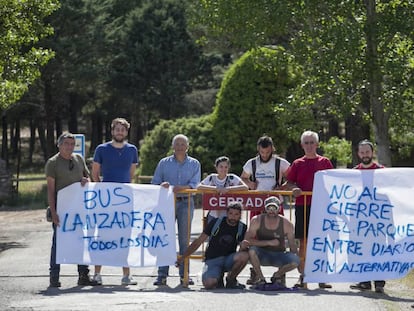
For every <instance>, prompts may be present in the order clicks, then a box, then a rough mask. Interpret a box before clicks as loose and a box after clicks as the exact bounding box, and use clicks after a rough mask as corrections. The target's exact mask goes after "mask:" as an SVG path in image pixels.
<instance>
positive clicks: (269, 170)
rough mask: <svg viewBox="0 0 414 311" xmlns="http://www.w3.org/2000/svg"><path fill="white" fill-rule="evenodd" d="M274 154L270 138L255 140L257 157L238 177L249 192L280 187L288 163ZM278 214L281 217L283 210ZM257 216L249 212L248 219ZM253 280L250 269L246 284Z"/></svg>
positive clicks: (264, 137)
mask: <svg viewBox="0 0 414 311" xmlns="http://www.w3.org/2000/svg"><path fill="white" fill-rule="evenodd" d="M274 152H275V146H274V145H273V140H272V138H271V137H270V136H267V135H263V136H262V137H260V138H259V139H258V140H257V153H258V155H257V156H256V157H254V158H251V159H249V160H248V161H247V162H246V163H245V164H244V166H243V172H242V174H241V176H240V177H241V179H242V180H243V181H244V182H245V184H246V185H247V186H248V187H249V189H250V190H259V191H271V190H275V189H277V188H278V187H279V186H281V184H282V180H283V177H284V176H285V175H286V172H287V170H288V168H289V165H290V163H289V162H288V161H287V160H285V159H283V158H281V157H278V156H276V155H274ZM281 199H282V198H281ZM280 213H281V214H282V215H283V208H281V210H280ZM258 214H260V212H254V211H251V212H250V218H253V217H254V216H256V215H258ZM255 279H256V274H255V272H254V269H253V268H250V278H249V279H248V280H247V284H252V282H253V280H255Z"/></svg>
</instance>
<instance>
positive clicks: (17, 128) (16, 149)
mask: <svg viewBox="0 0 414 311" xmlns="http://www.w3.org/2000/svg"><path fill="white" fill-rule="evenodd" d="M13 132H14V134H13V138H12V140H11V149H12V154H13V157H17V155H18V153H19V141H20V119H16V120H15V121H14V131H13Z"/></svg>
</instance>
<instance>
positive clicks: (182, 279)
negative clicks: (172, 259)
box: [154, 278, 194, 285]
mask: <svg viewBox="0 0 414 311" xmlns="http://www.w3.org/2000/svg"><path fill="white" fill-rule="evenodd" d="M166 282H167V281H166ZM180 284H181V285H183V284H184V278H180ZM154 285H155V284H154ZM187 285H194V281H193V279H192V278H188V283H187Z"/></svg>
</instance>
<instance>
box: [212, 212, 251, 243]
mask: <svg viewBox="0 0 414 311" xmlns="http://www.w3.org/2000/svg"><path fill="white" fill-rule="evenodd" d="M223 219H224V217H219V218H217V219H216V220H215V223H214V226H213V228H212V229H211V236H216V235H217V233H218V232H219V231H220V225H221V222H222V221H223ZM243 238H244V236H243V223H242V222H241V221H239V226H238V228H237V233H236V240H237V241H238V242H239V243H240V242H241V241H243Z"/></svg>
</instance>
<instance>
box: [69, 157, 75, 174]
mask: <svg viewBox="0 0 414 311" xmlns="http://www.w3.org/2000/svg"><path fill="white" fill-rule="evenodd" d="M74 167H75V163H73V159H70V160H69V171H71V170H73V168H74Z"/></svg>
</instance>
